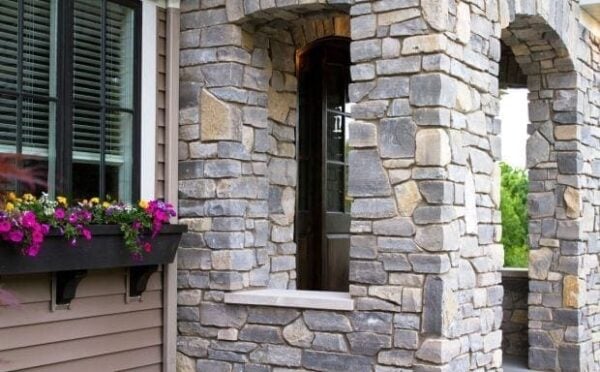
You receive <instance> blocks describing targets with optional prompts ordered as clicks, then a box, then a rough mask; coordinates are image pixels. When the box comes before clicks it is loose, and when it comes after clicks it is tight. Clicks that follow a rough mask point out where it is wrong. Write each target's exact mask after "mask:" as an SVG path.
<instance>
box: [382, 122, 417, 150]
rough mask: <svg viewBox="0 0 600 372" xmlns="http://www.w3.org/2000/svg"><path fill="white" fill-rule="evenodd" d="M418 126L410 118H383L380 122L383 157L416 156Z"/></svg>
mask: <svg viewBox="0 0 600 372" xmlns="http://www.w3.org/2000/svg"><path fill="white" fill-rule="evenodd" d="M416 131H417V127H416V125H415V123H414V122H413V121H412V120H411V119H410V118H395V119H383V120H381V122H380V123H379V151H380V153H381V156H382V157H383V158H412V157H414V156H415V146H416V144H415V136H416Z"/></svg>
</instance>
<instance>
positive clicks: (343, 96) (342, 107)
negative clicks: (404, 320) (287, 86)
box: [296, 38, 350, 291]
mask: <svg viewBox="0 0 600 372" xmlns="http://www.w3.org/2000/svg"><path fill="white" fill-rule="evenodd" d="M349 66H350V53H349V41H348V40H347V39H342V38H331V39H327V40H324V41H320V42H317V43H316V44H315V45H314V46H312V47H311V48H309V49H308V50H306V51H304V52H303V53H302V54H301V55H300V65H299V84H300V86H299V91H300V101H299V130H298V137H299V138H298V142H299V144H298V165H299V167H298V168H299V182H298V195H299V200H298V213H297V214H296V215H297V219H296V240H297V244H298V287H299V288H301V289H324V290H335V291H347V290H348V265H349V250H350V237H349V230H350V209H349V203H348V200H347V198H346V195H347V173H348V172H347V168H348V167H347V158H348V157H347V151H348V146H347V131H346V126H347V123H348V120H349V113H348V110H347V106H348V93H347V91H348V81H349Z"/></svg>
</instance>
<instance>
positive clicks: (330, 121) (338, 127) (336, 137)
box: [327, 113, 346, 162]
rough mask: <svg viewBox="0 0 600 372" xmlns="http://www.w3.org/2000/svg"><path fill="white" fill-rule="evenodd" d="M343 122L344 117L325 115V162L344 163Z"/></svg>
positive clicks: (332, 114)
mask: <svg viewBox="0 0 600 372" xmlns="http://www.w3.org/2000/svg"><path fill="white" fill-rule="evenodd" d="M345 120H346V118H345V117H344V115H340V114H334V113H329V114H328V115H327V160H333V161H342V162H343V161H344V152H345V142H346V141H345V132H346V131H345V128H344V127H345Z"/></svg>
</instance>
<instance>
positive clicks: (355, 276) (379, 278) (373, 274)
mask: <svg viewBox="0 0 600 372" xmlns="http://www.w3.org/2000/svg"><path fill="white" fill-rule="evenodd" d="M386 280H387V273H386V272H385V270H384V269H383V264H382V263H381V262H372V261H355V260H352V261H350V281H351V282H356V283H365V284H384V283H385V282H386Z"/></svg>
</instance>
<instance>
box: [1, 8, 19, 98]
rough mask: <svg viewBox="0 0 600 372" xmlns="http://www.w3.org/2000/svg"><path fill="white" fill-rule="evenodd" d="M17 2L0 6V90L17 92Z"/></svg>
mask: <svg viewBox="0 0 600 372" xmlns="http://www.w3.org/2000/svg"><path fill="white" fill-rule="evenodd" d="M17 2H18V1H17V0H4V1H2V6H0V89H2V90H10V91H16V90H17V53H18V47H17V40H18V36H19V33H18V21H19V18H18V4H17Z"/></svg>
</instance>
